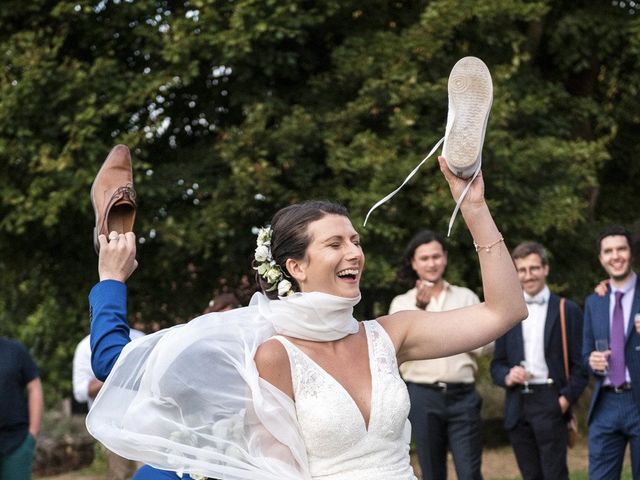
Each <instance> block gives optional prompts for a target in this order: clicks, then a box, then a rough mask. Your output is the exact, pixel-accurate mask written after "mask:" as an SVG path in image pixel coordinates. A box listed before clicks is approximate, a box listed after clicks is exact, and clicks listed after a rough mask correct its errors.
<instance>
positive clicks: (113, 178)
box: [91, 145, 136, 253]
mask: <svg viewBox="0 0 640 480" xmlns="http://www.w3.org/2000/svg"><path fill="white" fill-rule="evenodd" d="M91 204H92V205H93V211H94V212H95V214H96V226H95V228H94V229H93V245H94V247H95V249H96V253H98V252H99V250H100V243H99V242H98V235H102V234H104V235H106V236H109V232H112V231H116V232H118V233H126V232H131V231H133V222H134V221H135V218H136V191H135V190H134V189H133V172H132V170H131V154H130V153H129V149H128V148H127V147H126V146H125V145H116V146H115V147H113V149H112V150H111V152H109V155H108V156H107V159H106V160H105V161H104V163H103V164H102V167H101V168H100V171H99V172H98V175H96V178H95V180H94V181H93V185H92V186H91Z"/></svg>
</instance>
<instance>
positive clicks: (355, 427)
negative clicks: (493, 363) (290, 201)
mask: <svg viewBox="0 0 640 480" xmlns="http://www.w3.org/2000/svg"><path fill="white" fill-rule="evenodd" d="M439 163H440V169H441V170H442V172H443V174H444V177H445V179H446V180H447V182H448V183H449V187H450V190H451V193H452V196H453V199H454V200H455V201H457V200H458V199H459V197H460V196H461V194H462V192H463V190H464V189H465V186H466V185H467V182H466V181H465V180H462V179H460V178H458V177H457V176H455V175H454V174H453V173H451V171H450V170H449V168H448V166H447V164H446V161H445V159H444V158H442V157H440V158H439ZM460 210H461V213H462V215H463V217H464V220H465V222H466V224H467V227H468V228H469V231H470V233H471V235H472V237H473V239H474V246H475V247H476V251H477V252H478V257H479V262H480V268H481V271H482V282H483V291H484V297H485V302H484V303H481V304H479V305H474V306H470V307H466V308H462V309H458V310H453V311H447V312H438V313H432V312H426V311H402V312H398V313H395V314H393V315H387V316H383V317H380V318H378V319H376V320H370V321H365V322H357V321H356V320H355V319H354V318H353V316H352V312H353V306H354V305H355V304H357V303H358V301H359V300H360V278H361V275H362V272H363V269H364V265H365V256H364V253H363V250H362V246H361V244H360V239H359V236H358V233H357V232H356V230H355V229H354V227H353V225H352V224H351V221H350V220H349V218H348V216H347V212H346V210H345V209H344V208H343V207H341V206H339V205H336V204H333V203H330V202H307V203H302V204H297V205H291V206H289V207H286V208H284V209H282V210H280V211H279V212H278V213H276V215H275V216H274V218H273V220H272V223H271V227H270V228H269V229H263V230H261V233H260V235H259V239H258V248H257V249H256V256H255V258H256V262H255V268H256V269H257V271H258V276H259V279H260V282H261V286H262V289H263V292H264V294H256V295H255V296H254V298H253V299H252V302H251V304H250V306H249V307H245V308H241V309H237V310H232V311H230V312H225V313H212V314H208V315H204V316H202V317H199V318H198V319H196V320H193V321H192V322H189V323H188V324H187V325H182V326H177V327H173V328H171V329H168V330H164V331H161V332H158V333H156V334H153V335H150V336H147V337H142V338H140V339H138V340H136V341H134V342H131V343H129V339H128V331H127V326H126V287H125V285H124V282H125V281H126V280H127V279H128V278H129V276H130V275H131V274H132V273H133V271H134V270H135V269H136V267H137V261H136V260H135V254H136V249H135V237H134V235H133V233H127V234H117V233H116V232H111V233H110V235H109V239H107V238H105V236H104V235H102V236H100V238H99V241H100V256H99V266H98V270H99V274H100V280H101V281H100V282H99V283H98V284H97V285H96V286H95V287H94V288H93V289H92V292H91V294H90V303H91V312H92V313H91V314H92V325H91V345H92V352H93V359H92V361H93V367H94V371H95V373H96V375H97V376H98V378H107V376H108V379H107V381H106V384H105V387H104V388H103V389H102V391H101V392H100V395H99V397H98V399H97V401H96V403H95V405H94V408H93V409H92V410H91V413H90V414H89V416H88V419H87V425H88V428H89V430H90V432H91V433H92V434H93V435H94V436H95V437H96V438H98V440H100V441H101V442H103V443H104V444H105V445H106V446H107V447H108V448H109V449H111V450H113V451H115V452H116V453H118V454H120V455H122V456H125V457H127V458H131V459H134V460H139V461H143V462H146V463H148V464H150V465H153V466H154V467H156V468H158V469H163V470H169V471H173V472H177V474H178V475H179V476H180V475H182V474H183V473H189V474H191V477H192V478H201V477H200V476H206V477H212V478H224V479H274V480H275V479H327V480H354V479H361V478H367V479H374V480H375V479H379V480H382V479H392V480H394V479H395V480H400V479H402V480H409V479H413V478H415V477H414V475H413V471H412V469H411V466H410V463H409V438H410V437H409V434H410V426H409V423H408V420H407V415H408V411H409V398H408V394H407V390H406V387H405V385H404V383H403V382H402V380H401V379H400V377H399V375H398V365H399V364H401V363H403V362H405V361H409V360H420V359H426V358H436V357H445V356H449V355H454V354H457V353H460V352H466V351H469V350H473V349H475V348H477V347H480V346H482V345H485V344H487V343H489V342H490V341H492V340H494V339H495V338H497V337H498V336H500V335H502V334H503V333H504V332H505V331H507V330H508V329H510V328H511V327H512V326H514V325H515V324H516V323H517V322H519V321H520V320H522V319H523V318H525V317H526V315H527V310H526V307H525V305H524V302H523V297H522V291H521V289H520V286H519V283H518V281H517V277H516V273H515V269H514V267H513V263H512V261H511V258H510V256H509V252H508V250H507V248H506V246H505V244H504V241H503V238H502V235H501V234H500V232H499V231H498V229H497V227H496V225H495V223H494V221H493V219H492V217H491V214H490V212H489V209H488V207H487V204H486V203H485V199H484V183H483V179H482V175H481V174H479V175H477V177H476V178H475V179H474V180H473V181H472V182H471V186H470V188H469V190H468V192H467V195H466V197H465V198H464V201H463V202H462V204H461V209H460ZM171 475H174V474H171ZM135 478H136V479H140V478H160V477H159V476H155V477H154V476H153V475H152V474H150V475H149V476H146V477H143V476H140V475H138V476H137V477H135ZM174 478H175V475H174Z"/></svg>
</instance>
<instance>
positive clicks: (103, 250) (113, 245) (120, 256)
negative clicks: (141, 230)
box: [98, 231, 138, 283]
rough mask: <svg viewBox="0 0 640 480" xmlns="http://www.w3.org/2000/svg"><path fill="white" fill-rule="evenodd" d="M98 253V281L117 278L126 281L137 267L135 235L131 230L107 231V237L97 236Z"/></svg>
mask: <svg viewBox="0 0 640 480" xmlns="http://www.w3.org/2000/svg"><path fill="white" fill-rule="evenodd" d="M98 242H99V243H100V253H99V254H98V275H99V276H100V281H103V280H117V281H119V282H122V283H124V282H126V281H127V279H128V278H129V277H130V276H131V274H132V273H133V272H134V271H135V269H136V268H138V261H137V260H136V236H135V235H134V234H133V232H127V233H117V232H115V231H113V232H110V233H109V239H108V240H107V237H105V236H104V235H100V236H98Z"/></svg>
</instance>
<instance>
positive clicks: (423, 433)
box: [407, 382, 482, 480]
mask: <svg viewBox="0 0 640 480" xmlns="http://www.w3.org/2000/svg"><path fill="white" fill-rule="evenodd" d="M407 387H408V389H409V397H410V398H411V410H410V412H409V420H410V421H411V431H412V437H413V439H414V440H415V442H416V447H417V450H418V459H419V461H420V468H421V469H422V478H423V479H424V480H445V479H446V478H447V449H448V450H449V451H451V455H452V456H453V463H454V465H455V468H456V474H457V476H458V478H461V479H462V478H464V479H468V480H482V472H481V466H482V424H481V418H480V407H481V406H482V397H480V395H479V394H478V392H477V391H476V389H475V387H474V386H473V385H469V386H468V387H464V388H460V389H449V390H447V391H446V392H445V391H441V390H434V389H431V388H428V387H425V386H424V385H421V384H419V383H411V382H409V383H407Z"/></svg>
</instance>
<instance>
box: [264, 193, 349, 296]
mask: <svg viewBox="0 0 640 480" xmlns="http://www.w3.org/2000/svg"><path fill="white" fill-rule="evenodd" d="M325 215H342V216H344V217H348V216H349V212H348V211H347V209H346V208H345V207H344V206H342V205H340V204H339V203H334V202H330V201H327V200H310V201H308V202H303V203H295V204H293V205H289V206H288V207H284V208H282V209H280V210H278V211H277V212H276V214H275V215H274V216H273V218H272V219H271V229H272V234H271V255H272V256H273V259H274V260H275V261H276V263H277V264H278V265H279V266H280V268H281V269H282V272H283V273H284V278H286V279H287V280H289V281H290V282H291V285H292V288H293V291H294V292H299V291H300V286H299V285H298V282H296V280H295V279H294V278H293V277H292V276H291V275H290V274H289V272H288V271H287V267H286V265H285V263H286V261H287V259H289V258H292V259H294V260H302V259H303V258H304V256H305V254H306V252H307V247H308V246H309V242H310V241H311V238H310V237H309V233H308V231H307V227H308V226H309V224H310V223H311V222H315V221H316V220H320V219H321V218H322V217H324V216H325ZM256 278H257V279H258V282H259V284H260V288H262V291H263V292H264V294H265V295H266V296H267V297H269V298H270V299H272V300H275V299H277V298H278V292H277V290H275V291H271V292H267V289H269V288H270V287H271V286H272V285H270V284H269V283H267V281H266V280H265V279H264V278H263V277H262V276H261V275H256Z"/></svg>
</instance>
